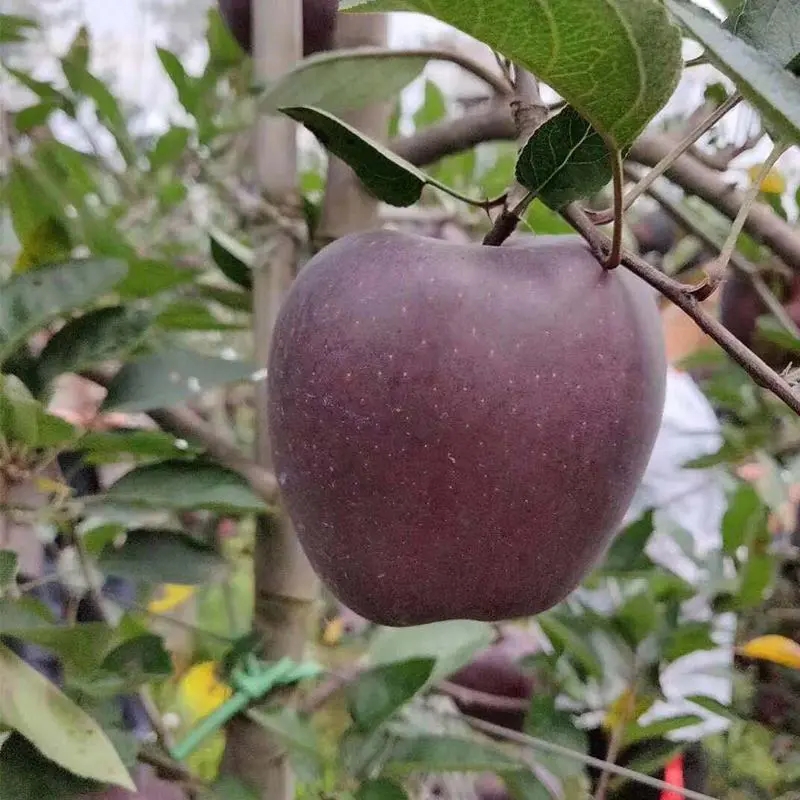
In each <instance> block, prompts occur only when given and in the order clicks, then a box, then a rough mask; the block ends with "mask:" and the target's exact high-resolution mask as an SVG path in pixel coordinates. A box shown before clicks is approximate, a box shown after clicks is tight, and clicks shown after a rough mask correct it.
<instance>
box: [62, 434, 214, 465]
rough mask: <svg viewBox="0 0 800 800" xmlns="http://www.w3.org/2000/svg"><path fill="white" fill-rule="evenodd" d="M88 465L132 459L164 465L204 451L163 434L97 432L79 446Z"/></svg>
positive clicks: (86, 436) (85, 437) (82, 440)
mask: <svg viewBox="0 0 800 800" xmlns="http://www.w3.org/2000/svg"><path fill="white" fill-rule="evenodd" d="M75 449H76V450H79V451H80V452H82V453H83V458H84V461H85V462H86V463H87V464H114V463H116V462H118V461H124V460H129V459H134V460H153V461H163V460H164V459H177V458H187V459H191V458H194V457H195V456H197V455H198V454H199V453H200V452H201V451H200V450H198V449H197V448H196V447H192V446H191V445H189V444H187V443H186V442H184V441H183V440H182V439H176V438H175V437H174V436H170V435H169V434H168V433H164V432H163V431H96V432H92V433H87V434H85V435H84V436H82V437H81V439H80V441H78V442H76V443H75Z"/></svg>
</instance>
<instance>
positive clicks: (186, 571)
mask: <svg viewBox="0 0 800 800" xmlns="http://www.w3.org/2000/svg"><path fill="white" fill-rule="evenodd" d="M98 566H99V567H100V569H102V570H103V571H104V572H106V573H108V574H109V575H117V576H119V577H122V578H130V579H132V580H141V581H146V582H148V583H151V584H155V583H177V584H181V585H185V586H201V585H203V584H205V583H209V582H211V581H214V580H219V579H220V578H221V577H222V576H223V575H224V572H225V562H224V560H222V559H221V557H220V556H219V555H218V554H217V553H216V552H215V551H214V550H213V549H212V548H209V547H206V546H205V545H202V544H200V543H199V542H198V541H197V540H196V539H192V538H191V537H190V536H187V535H186V534H184V533H178V532H177V531H170V530H150V529H136V530H132V531H128V533H127V535H126V537H125V542H124V544H122V545H121V546H119V547H116V546H114V545H113V544H112V545H107V546H106V547H105V548H104V549H103V551H102V553H101V554H100V557H99V559H98Z"/></svg>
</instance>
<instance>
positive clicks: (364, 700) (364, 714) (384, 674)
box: [347, 658, 436, 731]
mask: <svg viewBox="0 0 800 800" xmlns="http://www.w3.org/2000/svg"><path fill="white" fill-rule="evenodd" d="M435 664H436V659H434V658H415V659H411V660H409V661H400V662H397V663H393V664H384V665H382V666H380V667H376V668H375V669H371V670H369V671H367V672H365V673H364V674H362V675H361V676H359V678H358V680H357V681H355V683H352V684H350V686H348V687H347V700H348V706H349V709H350V716H351V717H352V718H353V721H354V722H355V724H356V726H357V727H358V728H359V729H360V730H362V731H369V730H374V729H375V728H377V727H379V726H380V725H382V724H383V723H384V722H386V720H388V719H389V718H390V717H391V716H392V714H394V712H395V711H397V710H398V709H399V708H400V707H401V706H402V705H403V704H404V703H406V702H408V701H409V700H410V699H411V698H412V697H414V695H415V694H416V693H417V692H418V691H420V689H422V687H423V686H425V684H426V683H427V682H428V679H429V678H430V676H431V671H432V670H433V667H434V665H435Z"/></svg>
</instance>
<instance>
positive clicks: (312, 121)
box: [281, 106, 431, 207]
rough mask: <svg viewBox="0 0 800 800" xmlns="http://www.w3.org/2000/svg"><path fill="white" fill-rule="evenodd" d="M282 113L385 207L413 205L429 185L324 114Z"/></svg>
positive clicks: (311, 111)
mask: <svg viewBox="0 0 800 800" xmlns="http://www.w3.org/2000/svg"><path fill="white" fill-rule="evenodd" d="M281 111H282V112H283V113H284V114H286V115H287V116H289V117H291V118H292V119H293V120H295V121H296V122H300V123H302V124H303V125H305V126H306V128H308V129H309V130H310V131H311V132H312V133H313V134H314V136H316V137H317V139H319V142H320V144H321V145H322V146H323V147H324V148H325V149H326V150H328V151H330V152H331V153H333V155H335V156H338V157H339V158H341V159H342V161H344V162H345V163H346V164H349V165H350V167H351V168H352V169H353V171H354V172H355V173H356V175H358V177H359V180H360V181H361V182H362V183H363V184H364V186H365V187H366V188H367V189H368V190H369V191H370V192H371V193H372V194H373V195H374V196H375V197H377V198H378V199H379V200H383V202H384V203H388V204H389V205H392V206H400V207H405V206H411V205H414V203H416V202H417V201H418V200H419V198H420V196H421V194H422V190H423V189H424V188H425V184H427V183H431V179H430V178H429V177H428V176H427V175H425V173H424V172H422V170H419V169H417V168H416V167H415V166H412V165H411V164H409V163H408V162H407V161H404V160H403V159H402V158H400V157H399V156H396V155H395V154H394V153H392V152H391V151H389V150H387V149H386V148H385V147H382V146H381V145H380V144H378V143H377V142H376V141H374V140H372V139H370V138H369V137H368V136H366V135H364V134H363V133H359V132H358V131H357V130H356V129H355V128H353V127H351V126H350V125H348V124H347V123H345V122H342V120H340V119H337V118H336V117H334V116H333V115H332V114H329V113H328V112H327V111H323V110H322V109H319V108H311V107H307V106H291V107H285V108H282V109H281Z"/></svg>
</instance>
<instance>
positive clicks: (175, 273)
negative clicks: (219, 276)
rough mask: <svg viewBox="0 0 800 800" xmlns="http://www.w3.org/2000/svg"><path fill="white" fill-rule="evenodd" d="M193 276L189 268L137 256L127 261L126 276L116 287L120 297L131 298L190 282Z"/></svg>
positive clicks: (157, 292)
mask: <svg viewBox="0 0 800 800" xmlns="http://www.w3.org/2000/svg"><path fill="white" fill-rule="evenodd" d="M195 277H196V274H195V273H194V271H193V270H191V269H181V268H180V267H175V266H173V265H172V264H165V263H164V262H162V261H155V260H150V259H139V258H137V259H132V260H131V261H130V262H129V268H128V276H127V277H126V278H125V279H124V280H123V281H122V282H121V283H120V284H119V285H118V286H117V287H116V288H117V292H118V293H119V295H120V297H122V298H123V299H124V300H132V299H137V298H142V297H153V296H154V295H157V294H159V293H160V292H165V291H167V290H168V289H174V288H175V287H176V286H180V285H181V284H185V283H191V282H192V281H193V280H194V279H195Z"/></svg>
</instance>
